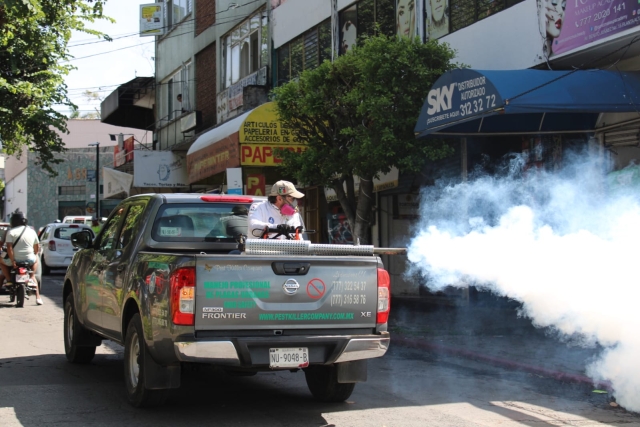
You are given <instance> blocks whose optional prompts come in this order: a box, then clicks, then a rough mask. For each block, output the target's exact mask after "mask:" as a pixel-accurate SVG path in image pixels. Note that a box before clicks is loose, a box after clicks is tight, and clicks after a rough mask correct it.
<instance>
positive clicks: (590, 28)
mask: <svg viewBox="0 0 640 427" xmlns="http://www.w3.org/2000/svg"><path fill="white" fill-rule="evenodd" d="M538 15H539V18H540V27H541V29H542V31H544V32H543V34H545V37H546V38H545V45H544V50H545V54H546V55H547V56H552V55H558V54H561V53H564V52H569V51H571V50H573V49H576V48H579V47H584V46H587V45H589V44H591V43H593V42H596V41H598V40H602V39H604V38H607V37H610V36H612V35H614V34H616V33H619V32H621V31H624V30H627V29H629V28H633V27H636V26H638V25H639V24H640V5H639V4H638V3H637V1H636V0H609V1H604V0H571V1H567V0H538Z"/></svg>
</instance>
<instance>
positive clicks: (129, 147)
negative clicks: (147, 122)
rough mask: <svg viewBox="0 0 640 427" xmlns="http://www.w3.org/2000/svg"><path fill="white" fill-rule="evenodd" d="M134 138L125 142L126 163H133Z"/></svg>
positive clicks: (131, 137)
mask: <svg viewBox="0 0 640 427" xmlns="http://www.w3.org/2000/svg"><path fill="white" fill-rule="evenodd" d="M133 143H134V139H133V136H130V137H129V138H127V139H125V140H124V151H125V152H126V153H127V157H126V163H129V162H132V161H133Z"/></svg>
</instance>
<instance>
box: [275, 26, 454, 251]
mask: <svg viewBox="0 0 640 427" xmlns="http://www.w3.org/2000/svg"><path fill="white" fill-rule="evenodd" d="M454 56H455V52H454V51H453V50H452V49H450V48H449V46H448V45H446V44H440V43H438V42H437V41H429V42H427V43H425V44H423V43H421V42H420V41H419V40H418V39H413V40H411V39H408V38H396V37H387V36H384V35H379V36H373V37H370V38H365V39H363V41H362V43H361V44H360V45H359V46H356V47H355V48H354V49H353V50H352V51H350V52H349V53H347V54H346V55H343V56H340V57H339V58H338V59H337V60H336V61H334V62H333V63H331V62H329V61H325V62H324V63H322V64H321V65H320V66H319V67H317V68H316V69H314V70H309V71H305V72H303V73H302V74H301V75H300V76H299V78H298V79H297V80H293V81H291V82H289V83H287V84H285V85H283V86H280V87H278V88H276V89H274V101H275V105H276V110H277V112H278V115H279V118H280V120H281V121H282V122H283V124H284V125H285V126H288V127H290V128H292V129H293V132H294V133H295V135H296V137H297V138H298V139H299V140H300V141H301V143H304V144H306V146H307V150H306V151H304V152H303V153H302V154H298V153H292V152H289V151H286V150H279V151H278V155H280V156H281V157H282V159H283V163H282V164H283V168H284V171H285V172H286V173H287V174H289V175H291V176H295V177H296V178H297V179H298V180H299V181H300V182H304V183H309V184H318V185H324V186H325V187H331V188H333V189H334V190H335V192H336V194H337V196H338V200H339V202H340V205H341V206H342V209H343V210H344V212H345V214H346V216H347V218H348V220H349V224H350V225H351V229H352V230H353V234H354V236H355V237H357V238H360V241H361V242H362V243H364V242H367V241H368V240H369V230H370V218H371V212H372V209H373V207H374V203H373V200H374V199H373V179H374V177H377V176H379V175H380V174H383V173H387V172H389V171H390V170H391V168H392V167H393V166H396V167H397V168H398V169H399V170H401V171H403V172H416V171H418V170H420V168H421V167H422V166H423V165H424V162H425V161H426V160H427V159H431V160H437V159H440V158H443V157H445V156H447V155H448V154H450V153H451V150H452V149H451V147H449V146H448V145H447V144H446V143H444V142H443V141H440V140H435V141H429V142H425V141H418V140H416V138H415V135H414V133H413V129H414V127H415V124H416V121H417V119H418V115H419V113H420V109H421V107H422V105H423V103H424V99H425V97H426V95H427V92H428V90H429V88H430V87H431V86H432V84H433V83H434V82H435V81H436V79H437V78H438V77H440V76H441V75H442V74H443V73H444V72H446V71H448V70H451V69H453V68H456V67H457V64H454V63H452V62H451V61H452V60H453V58H454ZM354 176H358V177H359V178H360V186H359V190H358V194H357V195H356V190H355V186H354ZM345 184H346V185H345ZM345 187H346V189H345Z"/></svg>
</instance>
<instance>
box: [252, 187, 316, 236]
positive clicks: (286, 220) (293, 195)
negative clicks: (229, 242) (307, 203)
mask: <svg viewBox="0 0 640 427" xmlns="http://www.w3.org/2000/svg"><path fill="white" fill-rule="evenodd" d="M302 197H304V194H302V193H301V192H299V191H298V190H296V187H295V186H294V185H293V184H292V183H291V182H289V181H278V182H276V183H275V184H273V187H271V193H269V198H268V199H267V200H265V201H262V202H259V203H254V204H253V205H251V209H249V231H248V233H247V234H248V238H249V239H259V238H260V237H262V233H263V231H264V229H265V228H266V227H270V228H275V227H277V226H278V225H280V224H285V225H289V226H293V227H300V226H302V227H304V223H303V221H302V217H301V216H300V213H299V212H298V209H297V206H298V199H300V198H302ZM270 236H273V234H271V235H270ZM279 238H281V239H284V238H285V236H280V237H279Z"/></svg>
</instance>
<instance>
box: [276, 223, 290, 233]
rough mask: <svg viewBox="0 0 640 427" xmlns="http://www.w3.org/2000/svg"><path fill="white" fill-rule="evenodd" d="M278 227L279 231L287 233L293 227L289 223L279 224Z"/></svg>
mask: <svg viewBox="0 0 640 427" xmlns="http://www.w3.org/2000/svg"><path fill="white" fill-rule="evenodd" d="M276 228H277V229H278V233H282V234H285V233H290V232H291V227H289V226H288V225H287V224H278V225H277V227H276Z"/></svg>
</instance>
